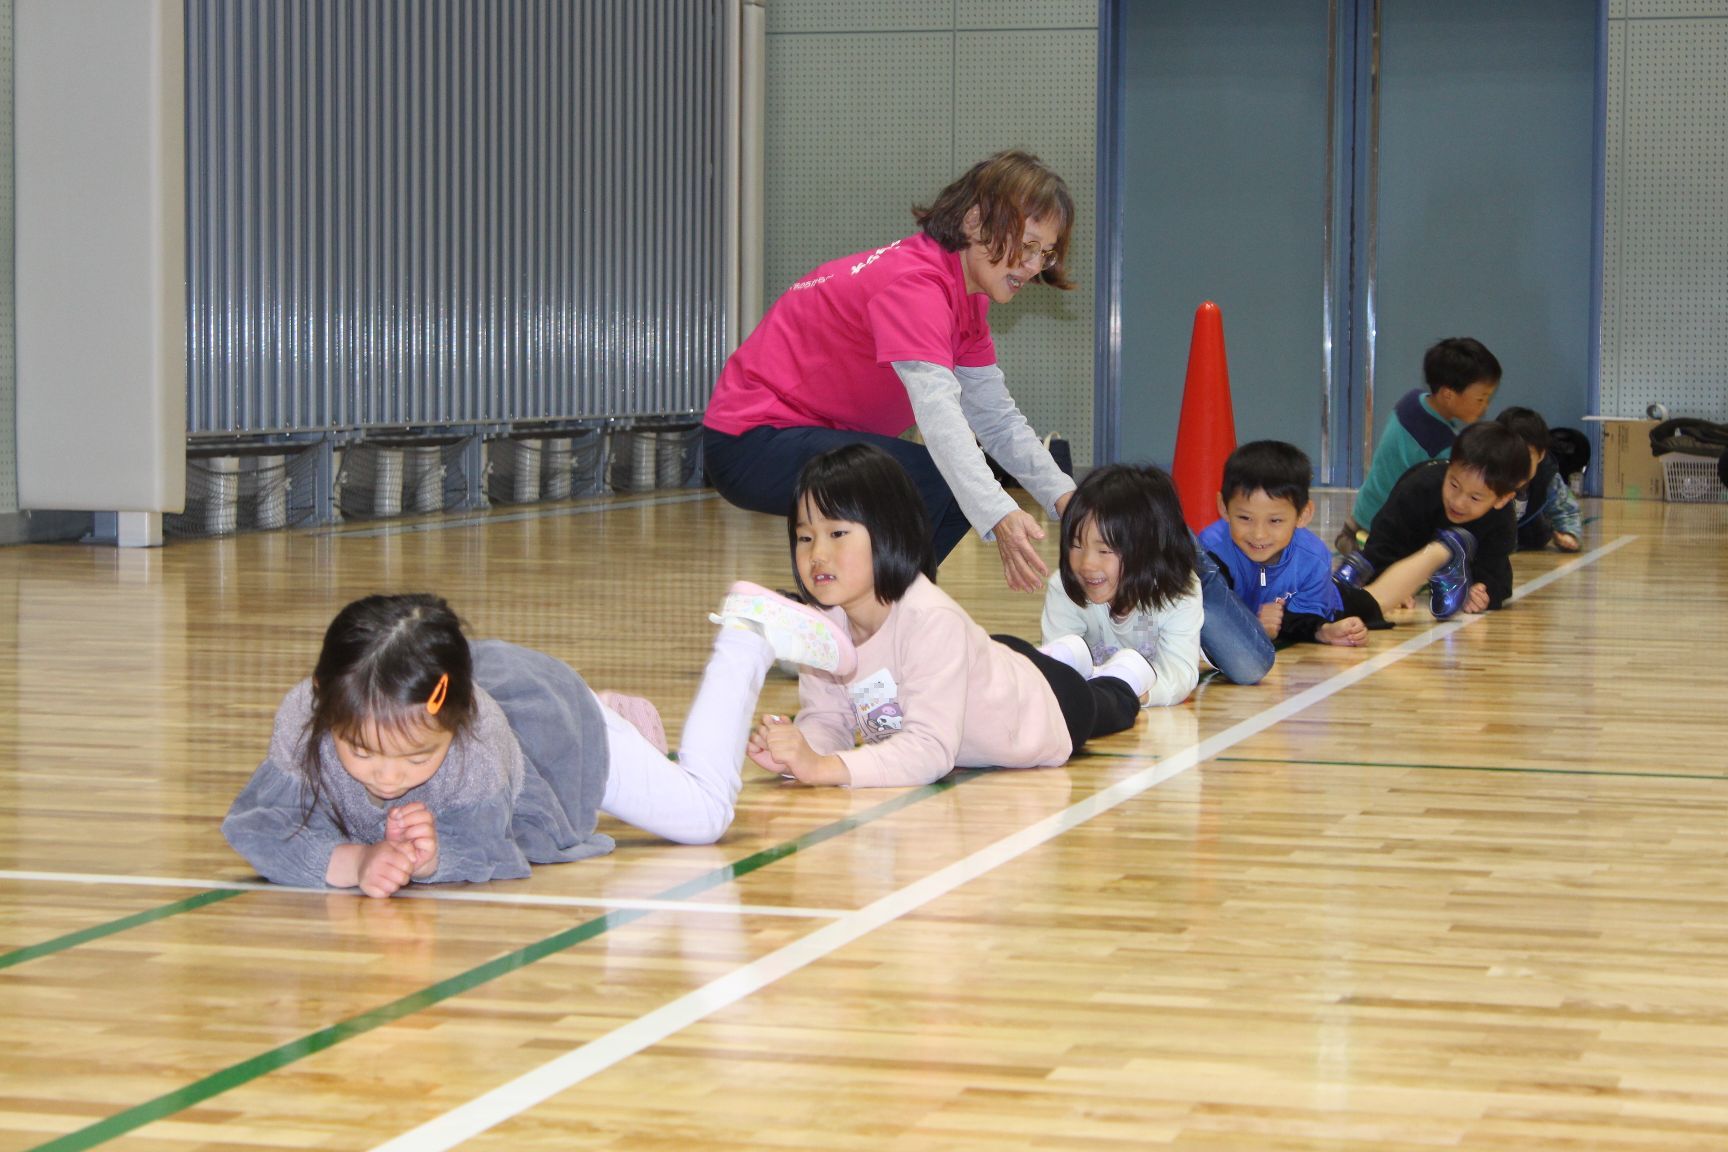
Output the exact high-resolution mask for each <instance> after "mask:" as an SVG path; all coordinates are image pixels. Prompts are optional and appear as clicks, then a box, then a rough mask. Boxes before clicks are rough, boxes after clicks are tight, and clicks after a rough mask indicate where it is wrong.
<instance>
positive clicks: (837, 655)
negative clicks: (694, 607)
mask: <svg viewBox="0 0 1728 1152" xmlns="http://www.w3.org/2000/svg"><path fill="white" fill-rule="evenodd" d="M708 619H710V620H712V621H714V623H716V624H730V625H734V626H737V625H742V626H744V627H747V628H750V629H752V630H753V631H756V632H760V633H761V634H762V636H763V638H764V639H766V640H767V641H768V643H769V645H771V646H772V647H773V649H774V655H775V656H776V657H777V658H779V659H781V660H790V661H792V663H794V664H806V665H809V666H810V667H812V668H819V669H821V670H822V671H824V672H833V673H834V674H835V675H837V676H841V677H846V676H850V675H852V673H853V672H854V671H855V670H856V669H857V667H858V653H857V652H855V651H853V648H852V638H851V637H850V636H848V635H846V630H845V629H844V628H841V627H839V626H837V625H836V624H835V623H834V622H833V621H832V620H830V619H828V617H826V616H824V615H822V613H820V612H818V611H816V609H814V608H811V607H809V606H808V605H804V604H795V603H793V602H792V601H791V600H788V599H786V597H784V596H782V595H780V594H779V593H778V592H771V591H769V590H768V589H766V588H764V587H762V586H761V585H760V584H751V583H749V582H748V581H745V580H740V581H739V582H738V583H736V584H734V585H732V587H731V589H730V590H729V591H728V592H727V593H726V600H725V602H724V603H722V604H721V605H720V611H718V612H715V613H711V614H710V615H709V617H708Z"/></svg>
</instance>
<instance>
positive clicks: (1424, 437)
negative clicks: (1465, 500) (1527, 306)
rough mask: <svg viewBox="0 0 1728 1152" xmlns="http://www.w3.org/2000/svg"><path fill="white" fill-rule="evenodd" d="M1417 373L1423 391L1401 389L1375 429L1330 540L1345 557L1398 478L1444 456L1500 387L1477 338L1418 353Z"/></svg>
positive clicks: (1444, 343)
mask: <svg viewBox="0 0 1728 1152" xmlns="http://www.w3.org/2000/svg"><path fill="white" fill-rule="evenodd" d="M1422 378H1423V380H1424V381H1425V382H1426V383H1427V385H1428V391H1427V395H1423V391H1422V389H1420V388H1412V389H1410V391H1408V392H1406V393H1405V394H1404V395H1403V396H1402V397H1401V398H1400V399H1399V401H1398V403H1397V404H1396V405H1394V406H1393V409H1392V419H1390V420H1388V421H1387V422H1386V426H1385V427H1384V428H1383V429H1381V431H1380V440H1379V443H1377V444H1376V445H1375V446H1374V459H1373V461H1372V462H1371V463H1370V464H1369V466H1368V475H1367V476H1365V477H1363V480H1362V487H1361V489H1360V490H1359V491H1358V492H1357V493H1356V504H1355V506H1354V507H1353V508H1352V509H1351V510H1350V515H1349V516H1348V517H1346V518H1345V521H1344V528H1343V530H1342V531H1340V532H1339V533H1338V538H1337V539H1336V540H1335V541H1333V546H1334V547H1335V548H1337V549H1338V552H1339V553H1340V554H1341V555H1344V556H1348V555H1349V554H1350V553H1351V552H1353V551H1355V550H1356V549H1357V548H1359V547H1361V545H1362V544H1363V543H1364V542H1365V541H1366V539H1367V535H1368V533H1369V532H1371V531H1373V528H1374V514H1375V513H1377V512H1379V511H1380V506H1381V505H1382V504H1384V503H1386V497H1387V496H1388V495H1389V494H1390V493H1391V491H1392V486H1393V485H1394V484H1396V483H1397V482H1398V477H1400V476H1402V475H1404V473H1405V472H1407V471H1409V470H1410V468H1411V467H1412V466H1414V465H1416V464H1420V463H1422V462H1423V461H1424V460H1436V459H1440V458H1443V457H1445V456H1446V455H1447V454H1448V453H1449V452H1451V451H1452V441H1453V439H1454V438H1455V437H1456V436H1457V435H1458V433H1459V431H1460V430H1461V429H1463V427H1464V426H1465V425H1467V424H1474V423H1475V422H1476V421H1478V420H1480V419H1482V414H1483V413H1484V412H1486V411H1487V410H1488V402H1489V401H1490V400H1492V399H1493V398H1494V390H1495V389H1496V388H1498V387H1499V386H1500V361H1498V360H1496V359H1495V358H1494V353H1492V352H1490V351H1488V349H1487V348H1485V347H1483V346H1482V342H1481V341H1480V340H1473V339H1471V338H1470V337H1468V336H1455V337H1452V338H1450V339H1446V340H1442V341H1440V342H1439V343H1437V344H1435V345H1434V346H1433V347H1432V348H1430V349H1428V351H1427V353H1426V354H1424V355H1423V357H1422Z"/></svg>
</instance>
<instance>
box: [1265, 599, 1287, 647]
mask: <svg viewBox="0 0 1728 1152" xmlns="http://www.w3.org/2000/svg"><path fill="white" fill-rule="evenodd" d="M1282 627H1284V597H1282V596H1280V597H1278V599H1276V600H1273V601H1270V602H1269V603H1266V604H1262V605H1260V630H1261V631H1262V632H1264V633H1266V637H1267V639H1269V640H1276V639H1278V629H1280V628H1282Z"/></svg>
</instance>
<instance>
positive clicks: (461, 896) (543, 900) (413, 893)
mask: <svg viewBox="0 0 1728 1152" xmlns="http://www.w3.org/2000/svg"><path fill="white" fill-rule="evenodd" d="M0 880H29V881H36V882H39V883H47V884H118V885H132V886H134V887H138V888H198V889H203V890H209V889H212V888H217V889H222V890H225V891H240V892H307V893H311V894H312V895H315V896H331V895H336V894H340V893H343V892H351V890H350V889H344V888H296V887H294V886H293V885H290V884H267V883H262V882H259V881H252V880H198V879H194V878H192V877H189V876H101V875H96V874H94V873H89V872H8V871H4V870H0ZM356 898H358V897H356ZM393 899H398V900H444V901H454V902H456V903H465V904H528V905H539V906H543V907H548V908H625V909H630V908H640V909H643V910H646V911H650V912H706V913H709V914H711V915H723V916H791V917H794V918H798V919H806V920H838V919H839V918H840V917H842V916H849V915H851V913H852V909H850V908H787V907H782V906H779V905H772V904H703V903H698V902H697V901H694V900H655V899H652V898H649V899H642V900H630V899H626V898H623V897H618V898H613V897H604V896H535V895H533V894H531V893H526V892H520V893H518V892H470V891H445V890H442V889H437V888H405V889H403V890H402V891H400V892H398V893H396V895H395V897H393Z"/></svg>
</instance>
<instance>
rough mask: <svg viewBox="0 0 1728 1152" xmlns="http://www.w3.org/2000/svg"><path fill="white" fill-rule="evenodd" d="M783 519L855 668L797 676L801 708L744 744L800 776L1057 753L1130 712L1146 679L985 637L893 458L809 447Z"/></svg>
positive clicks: (1052, 760)
mask: <svg viewBox="0 0 1728 1152" xmlns="http://www.w3.org/2000/svg"><path fill="white" fill-rule="evenodd" d="M793 500H794V513H793V514H792V515H790V516H789V517H788V518H787V526H788V535H789V537H790V540H791V548H792V561H793V567H794V569H795V571H796V573H797V578H798V588H799V591H800V592H801V593H803V595H804V598H805V600H806V601H808V602H809V603H811V604H812V605H813V606H816V607H818V608H820V609H822V610H823V611H824V612H825V614H826V615H827V616H828V617H829V618H830V619H832V620H833V621H834V622H835V623H837V624H843V625H844V626H845V628H846V630H847V633H848V634H849V636H850V637H851V640H852V644H853V647H854V648H855V650H856V653H857V663H856V666H855V668H854V669H852V670H851V672H850V673H849V674H845V675H842V674H840V673H836V672H820V671H816V670H813V669H810V668H805V669H803V670H802V671H801V674H800V676H799V678H798V694H799V699H800V708H799V712H798V716H797V719H796V720H795V721H788V720H786V719H785V718H783V717H779V716H767V717H764V718H763V722H762V724H761V725H760V726H759V727H758V728H757V729H756V732H755V734H754V735H753V736H752V737H751V739H750V744H749V751H750V756H751V758H752V759H753V760H755V761H756V763H757V764H759V765H760V766H762V767H763V768H766V769H768V770H769V771H771V772H779V773H781V774H783V775H787V776H791V777H794V778H796V779H798V780H800V781H802V782H804V783H806V784H847V785H851V786H853V787H860V788H864V787H896V786H905V785H915V784H928V783H930V782H931V781H933V780H939V779H941V778H942V777H943V776H946V775H947V774H948V773H949V772H951V771H953V770H954V769H955V768H957V767H959V768H979V767H1003V768H1035V767H1044V766H1051V765H1057V764H1061V763H1063V762H1065V761H1066V760H1067V759H1068V758H1069V756H1071V755H1072V754H1073V753H1074V752H1075V751H1076V750H1078V749H1079V747H1080V746H1081V745H1082V744H1083V743H1085V742H1086V740H1088V739H1089V738H1091V737H1094V736H1103V735H1107V734H1109V733H1111V732H1119V731H1121V730H1122V729H1124V728H1127V727H1129V726H1130V725H1132V724H1133V723H1134V719H1135V717H1136V716H1137V715H1138V713H1139V709H1140V700H1139V695H1140V692H1139V691H1137V690H1136V689H1135V688H1134V687H1133V686H1131V684H1130V683H1129V682H1128V681H1127V680H1125V679H1119V678H1116V677H1114V676H1109V675H1100V676H1097V677H1094V678H1093V679H1090V680H1088V679H1086V678H1085V677H1083V676H1081V675H1080V674H1079V673H1078V672H1076V671H1075V670H1074V669H1072V668H1070V667H1069V666H1068V665H1067V664H1065V663H1063V662H1062V661H1061V660H1059V659H1056V658H1054V657H1052V656H1050V655H1047V654H1045V653H1043V652H1040V651H1039V650H1037V649H1036V648H1034V647H1033V646H1032V645H1030V644H1028V643H1027V642H1026V641H1024V640H1021V639H1018V638H1016V637H1012V636H997V637H992V636H988V635H986V634H985V632H984V630H983V629H982V628H980V627H979V626H978V625H977V624H975V623H974V622H973V621H972V618H971V617H970V616H968V615H967V614H966V610H965V609H963V608H961V607H960V605H958V604H956V603H955V602H954V601H953V600H952V599H950V598H949V596H948V595H947V594H946V593H944V592H943V591H942V590H941V589H939V588H937V587H936V584H935V581H934V577H935V574H936V564H935V560H934V558H933V557H932V554H931V549H930V531H929V528H928V526H927V524H926V522H925V515H924V504H923V501H922V500H920V499H919V496H918V490H917V489H916V488H915V487H913V485H912V481H911V479H910V478H909V477H908V476H907V475H906V472H905V470H904V469H903V468H901V466H900V465H899V464H898V463H897V462H896V461H895V460H894V458H893V457H891V456H889V455H888V454H887V453H885V452H883V451H882V450H881V449H879V448H876V447H874V446H871V445H865V444H852V445H847V446H845V447H843V448H838V449H835V450H834V451H831V452H827V453H824V454H822V455H821V456H817V457H815V458H814V459H812V460H811V461H810V462H809V463H808V464H807V465H806V466H805V468H804V470H803V472H802V474H801V475H800V476H799V478H798V485H797V488H796V491H795V493H794V496H793Z"/></svg>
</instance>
